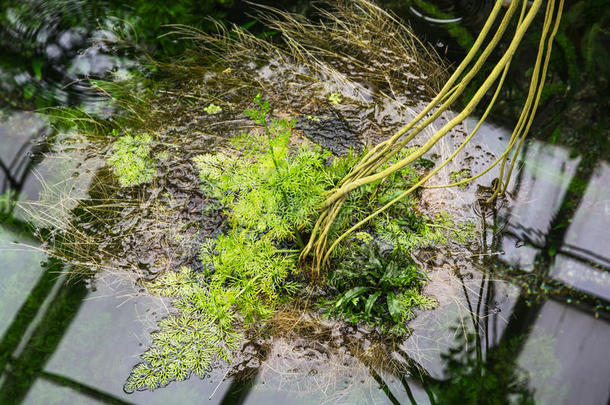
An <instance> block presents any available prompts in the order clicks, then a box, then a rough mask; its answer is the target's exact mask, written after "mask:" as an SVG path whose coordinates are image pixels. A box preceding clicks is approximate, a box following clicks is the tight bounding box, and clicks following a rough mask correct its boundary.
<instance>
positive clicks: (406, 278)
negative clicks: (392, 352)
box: [324, 233, 436, 335]
mask: <svg viewBox="0 0 610 405" xmlns="http://www.w3.org/2000/svg"><path fill="white" fill-rule="evenodd" d="M358 237H359V238H360V239H361V240H362V242H361V243H360V244H357V245H355V246H354V247H353V249H352V250H350V252H349V254H348V255H346V257H344V258H343V260H341V261H340V262H339V263H338V264H337V267H336V269H335V270H333V271H332V272H331V273H330V276H329V278H328V284H329V286H330V287H331V289H332V293H331V294H330V295H331V296H333V297H334V298H332V299H330V300H327V301H326V302H325V303H324V307H325V308H326V311H327V313H328V314H330V315H334V316H340V317H342V318H344V319H346V320H347V321H348V322H350V323H353V324H358V323H365V324H368V325H369V326H371V327H380V328H381V330H382V331H384V332H389V333H391V334H394V335H401V334H404V333H406V332H407V329H406V326H405V322H406V321H407V320H408V319H411V318H412V317H413V316H414V313H413V309H414V308H420V309H431V308H433V307H434V306H435V305H436V301H434V299H432V298H430V297H426V296H425V295H423V294H422V293H421V288H422V287H423V285H424V284H425V282H426V280H427V277H426V274H425V273H424V272H423V271H422V269H421V267H420V266H419V265H417V264H416V263H415V262H414V261H413V259H412V258H411V255H410V254H407V253H406V252H405V251H403V250H402V249H401V248H400V247H397V248H395V249H393V250H391V251H390V252H385V253H382V252H381V249H380V245H379V243H377V242H375V241H373V240H372V237H371V236H370V235H369V234H362V233H361V234H360V235H358Z"/></svg>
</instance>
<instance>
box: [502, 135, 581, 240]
mask: <svg viewBox="0 0 610 405" xmlns="http://www.w3.org/2000/svg"><path fill="white" fill-rule="evenodd" d="M569 154H570V152H569V150H567V149H564V148H561V147H558V146H553V145H548V144H544V143H541V142H531V143H530V144H529V146H528V148H527V155H526V156H525V159H524V161H525V165H524V168H523V171H522V173H521V180H520V187H519V190H518V193H517V195H516V196H515V198H516V204H515V206H514V208H513V209H512V212H511V219H510V222H511V223H510V224H509V226H508V227H507V230H508V231H509V232H511V233H514V234H515V236H516V237H518V238H520V239H522V240H531V241H532V242H533V243H534V244H537V245H538V244H540V245H542V244H544V241H545V239H546V235H547V233H548V231H549V229H548V228H549V225H550V223H551V221H552V219H553V216H554V215H555V213H556V211H557V209H558V208H559V206H560V205H561V203H562V200H563V198H564V195H565V193H566V189H567V187H568V185H569V183H570V180H571V178H572V176H573V175H574V173H575V170H576V165H577V163H578V161H579V159H578V158H576V159H570V157H569ZM522 159H523V158H522ZM514 186H515V184H514V182H513V187H514Z"/></svg>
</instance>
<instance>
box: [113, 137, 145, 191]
mask: <svg viewBox="0 0 610 405" xmlns="http://www.w3.org/2000/svg"><path fill="white" fill-rule="evenodd" d="M152 143H153V137H152V136H151V135H150V134H147V133H143V134H139V135H131V134H127V135H123V136H121V137H119V138H117V140H116V141H115V143H114V145H113V146H112V155H111V156H110V157H109V158H108V160H107V162H108V165H109V166H110V167H111V169H112V171H113V173H114V174H115V175H116V176H117V179H118V181H119V184H120V185H121V187H129V186H136V185H138V184H143V183H148V182H150V181H152V179H153V178H154V177H155V164H154V161H153V159H152V158H151V157H150V150H151V146H152Z"/></svg>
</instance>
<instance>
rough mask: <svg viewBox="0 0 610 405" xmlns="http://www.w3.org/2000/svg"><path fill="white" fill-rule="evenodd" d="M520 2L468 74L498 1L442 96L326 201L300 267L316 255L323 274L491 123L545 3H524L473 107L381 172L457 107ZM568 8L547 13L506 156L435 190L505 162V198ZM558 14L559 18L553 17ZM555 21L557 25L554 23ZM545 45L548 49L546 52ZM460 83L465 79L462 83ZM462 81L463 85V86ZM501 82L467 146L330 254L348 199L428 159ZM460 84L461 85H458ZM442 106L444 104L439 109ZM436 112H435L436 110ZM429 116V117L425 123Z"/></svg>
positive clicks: (372, 152) (377, 150)
mask: <svg viewBox="0 0 610 405" xmlns="http://www.w3.org/2000/svg"><path fill="white" fill-rule="evenodd" d="M518 4H519V1H513V2H512V3H511V5H510V7H509V8H508V10H507V11H506V13H505V14H504V17H503V18H502V21H501V23H500V24H499V26H498V28H497V30H496V32H495V34H494V36H493V37H492V38H491V40H490V41H489V43H488V44H487V46H486V47H485V49H484V50H483V52H481V54H480V55H479V56H478V58H477V60H476V61H475V62H474V64H473V66H472V67H471V68H470V69H469V70H468V71H467V72H466V69H467V68H468V66H469V65H470V63H471V62H472V61H473V60H474V58H475V57H476V56H477V54H478V53H479V50H480V49H481V46H482V45H483V43H484V42H485V40H486V38H487V36H488V34H489V32H490V30H491V28H492V26H493V25H494V23H495V20H496V19H497V16H498V14H499V11H500V8H501V6H502V1H501V0H499V1H497V2H496V3H495V5H494V8H493V10H492V12H491V14H490V16H489V18H488V19H487V21H486V23H485V26H484V27H483V29H482V30H481V32H480V34H479V36H478V37H477V40H476V41H475V44H474V45H473V47H472V49H471V50H470V51H469V52H468V54H467V55H466V57H465V58H464V60H463V61H462V63H460V65H459V66H458V68H457V69H456V71H455V72H454V73H453V74H452V75H451V77H450V78H449V80H448V81H447V83H446V84H445V85H444V86H443V88H442V89H441V90H440V91H439V93H438V94H437V96H436V97H435V98H434V99H433V100H432V101H431V102H430V103H429V104H428V105H427V106H426V107H425V108H424V110H423V111H422V112H421V113H420V114H418V115H417V116H416V117H415V118H414V119H413V120H412V121H411V122H409V123H408V124H407V125H405V126H404V127H402V128H401V129H400V130H398V131H397V132H396V133H395V134H394V135H392V137H390V138H389V139H388V140H386V141H384V142H382V143H380V144H378V145H377V146H375V147H374V148H372V149H371V150H370V151H369V152H368V153H367V154H366V155H365V156H364V157H363V158H362V159H361V160H360V161H359V163H358V164H357V165H356V166H355V167H354V168H353V169H352V171H351V172H350V173H349V174H348V175H347V176H346V177H345V178H344V179H343V180H342V181H341V182H340V183H339V184H338V186H337V188H336V189H335V190H333V191H332V192H330V193H329V194H328V195H327V198H326V200H325V201H324V202H323V204H322V206H321V213H320V216H319V218H318V220H317V221H316V224H315V226H314V231H313V233H312V235H311V238H310V240H309V242H308V244H307V246H306V247H305V249H304V250H303V251H302V253H301V256H300V262H302V261H303V259H304V258H305V257H306V256H307V255H308V254H309V253H310V252H312V251H313V254H314V260H313V264H312V265H313V270H314V273H315V274H319V272H320V270H321V268H322V267H324V266H326V265H327V264H328V260H329V258H330V254H331V253H332V251H333V250H334V249H335V247H336V246H337V245H338V244H339V243H340V242H341V241H342V240H344V239H345V238H346V237H347V236H349V235H350V234H351V233H352V232H353V231H354V230H356V229H358V228H359V227H360V226H362V225H363V224H365V223H366V222H368V221H370V220H371V219H372V218H374V217H376V216H377V215H379V214H381V213H382V212H384V211H385V210H387V209H388V208H389V207H390V206H392V205H393V204H395V203H396V202H398V201H400V200H401V199H402V198H405V197H406V196H407V195H409V194H410V193H412V192H413V191H414V190H416V189H417V188H419V187H421V186H423V185H424V183H425V182H426V181H428V180H429V179H430V178H431V177H432V176H433V175H434V174H436V173H437V172H438V171H439V170H440V169H441V168H443V167H444V166H445V165H446V164H448V163H449V162H450V161H451V160H452V159H453V158H454V157H455V156H456V155H457V153H459V152H460V151H461V150H462V149H463V148H464V146H465V145H466V144H467V143H468V142H469V141H470V140H471V139H472V137H473V136H474V135H475V134H476V133H477V131H478V129H479V128H480V126H481V124H482V123H483V121H484V120H485V119H486V118H487V115H488V114H489V112H490V111H491V108H492V106H493V105H494V104H495V101H496V99H497V97H498V94H499V92H500V90H501V88H502V85H503V83H504V80H505V77H506V74H507V71H508V68H509V66H510V63H511V61H512V57H513V55H514V53H515V52H516V50H517V48H518V46H519V44H520V43H521V40H522V39H523V36H524V35H525V33H526V31H527V30H528V28H529V27H530V25H531V23H532V21H533V19H534V18H535V16H536V14H537V13H538V10H539V9H540V6H541V4H542V0H535V1H534V2H533V3H532V4H531V6H530V7H529V9H528V7H527V6H528V4H527V2H526V1H522V2H521V5H522V8H521V13H520V16H519V20H518V22H517V27H516V30H515V33H514V35H513V38H512V39H511V41H510V44H509V46H508V49H507V50H506V52H505V53H504V55H503V56H502V57H501V59H500V61H498V63H497V64H496V65H495V66H494V68H493V69H492V71H491V73H490V74H489V75H488V77H487V78H486V79H485V80H484V82H483V84H482V85H481V86H480V87H479V88H478V89H477V91H476V92H475V94H474V96H473V97H472V98H471V100H470V101H469V102H468V104H467V105H466V106H465V107H464V108H463V110H462V111H460V112H459V113H458V114H456V116H455V117H454V118H452V119H451V120H450V121H449V122H448V123H446V124H445V125H444V126H443V127H442V128H441V129H440V130H438V131H437V132H436V133H435V134H434V135H432V136H431V137H430V138H429V139H428V140H427V141H426V142H425V143H424V144H423V145H422V146H420V147H419V148H418V149H416V150H415V151H414V152H413V153H411V154H409V155H408V156H407V157H405V158H403V159H401V160H399V161H398V162H394V163H392V164H390V165H389V166H388V167H386V168H384V169H383V170H380V171H377V170H378V169H380V168H381V167H382V166H384V165H386V164H387V163H388V162H389V161H390V160H391V159H392V157H394V156H396V154H397V153H398V152H400V150H402V148H404V147H405V146H406V145H407V144H408V143H409V142H410V141H411V140H413V139H414V138H415V137H416V136H417V135H418V134H420V133H421V132H422V131H423V130H424V129H426V128H428V127H429V126H430V125H431V124H432V123H433V122H434V121H435V120H436V119H437V118H438V117H439V116H440V115H441V114H442V113H443V112H444V111H446V110H448V109H449V108H450V106H451V105H452V103H453V102H455V101H456V100H457V98H458V97H460V96H461V95H462V94H463V92H464V90H465V88H466V87H467V85H468V84H469V83H470V82H471V80H472V79H473V78H474V77H475V76H476V75H477V74H478V72H479V71H480V69H481V67H482V66H483V64H484V63H485V61H486V60H487V58H488V57H489V55H490V54H491V52H492V51H493V50H494V49H495V47H496V45H497V44H498V43H499V41H500V39H501V38H502V36H503V34H504V32H505V31H506V29H507V27H508V26H509V23H510V21H511V19H512V17H513V14H514V12H515V11H516V9H517V7H518ZM562 9H563V0H560V1H559V6H558V8H557V13H555V12H554V10H555V0H549V1H548V4H547V8H546V13H545V18H544V26H543V29H542V35H541V39H540V45H539V50H538V55H537V58H536V62H535V65H534V69H533V74H532V79H531V81H530V88H529V91H528V96H527V99H526V102H525V105H524V107H523V110H522V113H521V115H520V117H519V120H518V122H517V124H516V126H515V129H514V131H513V133H512V135H511V139H510V141H509V144H508V146H507V148H506V150H505V151H504V152H503V153H502V155H501V156H500V157H499V158H498V159H497V160H496V161H495V162H494V163H493V164H492V165H491V166H490V167H488V168H487V169H485V170H484V171H483V172H482V173H479V174H477V175H476V176H473V177H471V178H469V179H464V180H461V181H459V182H456V183H452V184H451V185H444V186H432V187H435V188H436V187H447V186H456V185H460V184H464V183H466V182H468V181H471V180H473V179H475V178H477V177H479V176H481V175H482V174H484V173H486V172H488V171H489V170H491V168H492V167H494V166H495V165H497V164H498V163H499V162H500V161H502V165H501V170H500V181H499V182H498V186H497V188H496V190H495V192H494V197H495V196H496V195H498V194H499V193H503V192H505V191H506V187H507V186H508V181H509V178H510V174H511V172H512V170H513V168H514V164H515V160H516V156H517V154H518V152H519V150H520V148H521V145H522V144H523V141H524V139H525V136H526V135H527V133H528V131H529V129H530V127H531V124H532V122H533V117H534V114H535V112H536V109H537V107H538V103H539V100H540V96H541V93H542V88H543V86H544V81H545V80H544V79H545V76H546V72H547V67H548V63H549V58H550V52H551V44H552V41H553V38H554V37H555V34H556V32H557V28H558V25H559V21H560V19H561V13H562ZM526 10H527V11H526ZM554 14H556V15H555V17H554ZM553 22H554V24H553ZM551 26H553V29H552V30H551ZM549 30H551V32H550V35H549ZM545 43H546V47H545ZM460 78H461V79H460ZM458 80H459V82H458ZM496 82H497V87H496V90H495V93H494V95H493V97H492V99H491V102H490V103H489V105H488V107H487V109H486V110H485V112H484V114H483V116H482V117H481V119H480V120H479V122H478V123H477V125H476V127H475V128H474V129H473V131H472V132H471V133H470V135H469V136H468V137H467V138H466V139H465V140H464V141H463V142H462V144H461V145H460V146H459V147H458V148H457V149H456V150H455V151H454V152H453V153H452V154H451V156H449V158H447V159H446V160H445V161H443V162H442V163H441V164H440V165H439V166H438V167H437V168H435V169H434V170H432V171H431V172H430V173H428V174H427V175H426V176H424V177H423V178H422V179H421V180H420V181H418V182H417V183H416V184H414V185H413V186H412V187H411V188H409V189H408V190H406V191H404V192H403V193H401V194H400V195H399V196H397V197H396V198H394V199H393V200H392V201H390V202H389V203H387V204H386V205H384V206H383V207H382V208H380V209H379V210H377V211H375V212H374V213H372V214H371V215H369V216H368V217H367V218H365V219H363V220H362V221H360V222H358V223H357V224H356V225H354V226H352V227H351V228H350V229H348V230H347V231H346V232H344V233H343V234H342V235H340V236H339V237H338V238H337V239H336V240H335V241H333V243H332V244H331V246H330V247H329V248H328V249H327V248H326V246H327V241H328V237H329V234H330V230H331V227H332V224H333V222H334V220H335V219H336V217H337V216H338V214H339V212H340V209H341V207H342V206H343V204H344V202H345V200H346V198H347V194H348V193H350V192H351V191H353V190H355V189H357V188H359V187H362V186H364V185H366V184H370V183H372V182H375V181H379V180H382V179H385V178H387V177H388V176H390V175H392V174H393V173H396V172H397V171H399V170H401V169H403V168H404V167H406V166H407V165H408V164H410V163H412V162H413V161H415V160H416V159H418V158H419V157H421V156H422V155H423V154H425V153H426V152H428V151H429V150H430V149H431V148H432V147H433V146H434V145H435V144H436V143H437V142H438V141H439V140H441V139H442V138H443V137H444V136H445V135H446V134H447V133H448V132H449V131H451V130H452V129H453V128H455V126H457V125H458V124H459V123H461V122H462V121H463V120H464V119H465V118H466V117H468V116H469V115H470V114H471V113H472V112H473V111H474V110H475V108H476V107H477V106H478V104H479V103H480V102H481V100H482V99H483V97H484V96H485V95H486V94H487V93H488V91H489V90H490V88H491V87H492V86H493V85H494V84H495V83H496ZM456 83H457V84H456ZM439 104H440V105H439ZM435 108H436V110H435V111H434V113H431V112H432V111H433V110H434V109H435ZM426 117H427V118H426ZM517 141H519V144H518V147H517V150H516V152H515V155H514V157H513V159H512V162H511V164H510V167H509V169H508V173H507V180H506V182H505V183H504V184H502V183H503V182H502V179H503V176H504V171H505V165H506V162H507V159H508V156H509V153H510V151H511V150H512V148H513V147H514V145H515V143H517Z"/></svg>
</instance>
